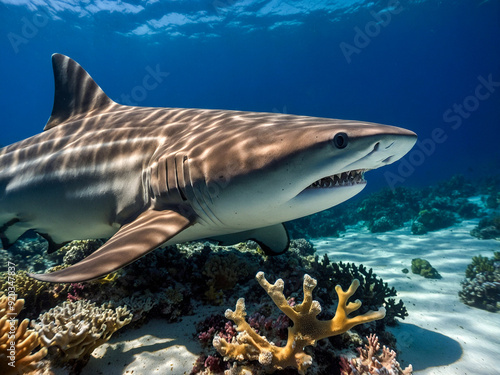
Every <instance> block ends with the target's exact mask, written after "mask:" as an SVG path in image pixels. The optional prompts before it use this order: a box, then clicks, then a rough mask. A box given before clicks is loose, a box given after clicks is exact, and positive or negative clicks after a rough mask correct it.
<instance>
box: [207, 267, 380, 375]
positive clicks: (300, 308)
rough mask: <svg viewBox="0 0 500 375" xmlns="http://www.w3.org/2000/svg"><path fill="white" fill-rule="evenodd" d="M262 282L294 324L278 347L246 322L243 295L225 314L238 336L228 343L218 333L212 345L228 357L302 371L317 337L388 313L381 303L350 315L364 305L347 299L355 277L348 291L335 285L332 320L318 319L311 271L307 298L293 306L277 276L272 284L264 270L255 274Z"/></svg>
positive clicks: (354, 286) (356, 284)
mask: <svg viewBox="0 0 500 375" xmlns="http://www.w3.org/2000/svg"><path fill="white" fill-rule="evenodd" d="M256 279H257V281H258V282H259V284H260V286H261V287H262V288H264V290H265V291H266V292H267V294H268V295H269V296H270V297H271V299H272V300H273V302H274V303H275V304H276V306H278V308H279V309H280V310H281V311H282V312H283V313H284V314H285V315H286V316H288V317H289V318H290V319H291V320H292V322H293V327H289V328H288V339H287V343H286V345H285V346H283V347H279V346H276V345H274V344H273V343H270V342H269V341H268V340H267V339H266V338H265V337H263V336H260V335H259V334H257V332H255V331H254V330H253V329H252V328H251V327H250V325H249V324H248V323H247V322H246V320H245V316H246V311H245V300H244V299H243V298H240V299H239V300H238V301H237V303H236V309H235V311H231V310H229V309H228V310H226V313H225V315H226V318H228V319H230V320H232V321H233V322H234V323H236V329H237V331H238V332H239V334H238V336H237V337H236V339H233V342H231V343H229V342H227V341H226V340H225V339H223V338H221V337H218V336H216V337H215V338H214V340H213V345H214V347H215V348H216V349H217V351H218V352H219V353H220V354H221V355H223V356H224V357H225V359H226V360H227V359H236V360H238V361H243V360H250V361H254V360H258V361H259V363H260V364H262V365H263V366H266V367H268V368H269V369H270V370H278V369H284V368H286V367H295V368H296V369H297V370H298V371H299V373H300V374H304V373H305V371H306V370H307V369H308V368H309V366H310V365H311V364H312V358H311V356H309V355H308V354H306V353H305V352H304V348H305V347H306V346H309V345H315V344H316V341H317V340H320V339H323V338H326V337H330V336H336V335H340V334H341V333H344V332H346V331H347V330H349V329H350V328H352V327H354V326H356V325H358V324H363V323H367V322H371V321H374V320H378V319H382V318H384V317H385V309H384V308H383V307H381V308H380V309H379V310H378V311H369V312H367V313H366V314H363V315H359V316H356V317H352V318H350V317H348V315H349V314H350V313H352V312H353V311H356V310H357V309H359V308H360V307H361V301H359V300H356V301H355V302H348V299H349V298H350V297H351V296H352V295H353V294H354V293H355V292H356V289H357V288H358V287H359V281H358V280H356V279H355V280H353V282H352V284H351V286H350V287H349V289H348V290H347V291H345V292H344V291H343V290H342V288H341V287H340V285H337V286H336V287H335V291H336V292H337V294H338V297H339V303H338V306H337V311H336V313H335V316H334V317H333V318H332V319H330V320H324V321H321V320H318V319H317V318H316V317H317V315H318V314H319V313H320V312H321V306H320V304H319V302H318V301H313V299H312V291H313V289H314V288H315V287H316V284H317V281H316V280H315V279H313V278H312V277H310V276H309V275H304V284H303V289H304V300H303V301H302V303H301V304H299V305H296V306H294V307H292V306H290V305H289V304H288V302H287V300H286V298H285V296H284V294H283V288H284V282H283V280H282V279H278V280H277V281H276V282H275V283H274V284H270V283H269V282H268V281H267V280H266V278H265V277H264V273H263V272H259V273H257V275H256Z"/></svg>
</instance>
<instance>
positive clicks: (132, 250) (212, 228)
mask: <svg viewBox="0 0 500 375" xmlns="http://www.w3.org/2000/svg"><path fill="white" fill-rule="evenodd" d="M52 66H53V70H54V79H55V94H54V105H53V109H52V113H51V116H50V118H49V120H48V122H47V124H46V125H45V128H44V131H43V132H42V133H40V134H38V135H35V136H33V137H31V138H28V139H25V140H23V141H20V142H17V143H15V144H12V145H10V146H6V147H4V148H2V149H0V238H1V241H2V245H3V246H4V248H8V247H9V246H11V245H12V244H13V243H14V242H15V241H16V239H17V238H18V237H20V236H21V235H22V234H23V233H25V232H26V231H27V230H29V229H33V230H35V231H36V232H37V233H39V234H40V235H41V236H43V237H45V238H46V239H47V241H48V243H49V251H55V250H56V249H57V248H58V247H60V246H62V244H64V243H67V242H69V241H71V240H75V239H88V238H110V239H109V240H108V241H107V242H105V243H104V245H103V246H101V247H100V248H99V249H97V250H96V251H95V252H94V253H92V254H91V255H90V256H88V257H87V258H85V259H83V260H82V261H80V262H79V263H77V264H75V265H73V266H70V267H68V268H66V269H63V270H59V271H56V272H53V273H46V274H30V276H31V277H33V278H35V279H38V280H42V281H49V282H82V281H88V280H92V279H96V278H99V277H101V276H104V275H106V274H108V273H110V272H113V271H115V270H118V269H120V268H122V267H124V266H126V265H127V264H129V263H131V262H133V261H135V260H137V259H138V258H140V257H142V256H144V255H145V254H147V253H149V252H150V251H153V250H154V249H156V248H158V247H160V246H162V245H169V244H175V243H182V242H185V241H192V240H198V239H213V240H216V241H218V242H219V243H221V244H232V243H236V242H240V241H243V240H247V239H252V240H254V241H256V242H257V243H258V244H259V245H260V247H261V248H262V249H263V250H264V251H265V252H266V253H268V254H281V253H283V252H284V251H285V250H286V249H287V248H288V244H289V236H288V234H287V231H286V229H285V227H284V225H283V224H282V223H283V222H285V221H288V220H292V219H296V218H299V217H303V216H306V215H310V214H313V213H316V212H319V211H322V210H324V209H327V208H329V207H332V206H335V205H338V204H340V203H341V202H343V201H345V200H347V199H349V198H351V197H353V196H354V195H356V194H358V193H359V192H360V191H361V190H362V189H363V188H364V187H365V185H366V180H365V179H364V173H365V172H366V171H368V170H371V169H375V168H379V167H382V166H384V165H387V164H390V163H393V162H394V161H396V160H398V159H400V158H401V157H402V156H403V155H405V154H406V153H407V152H408V151H409V150H410V149H411V148H412V147H413V145H414V144H415V142H416V134H415V133H413V132H411V131H409V130H405V129H402V128H398V127H393V126H388V125H380V124H374V123H368V122H361V121H350V120H338V119H327V118H318V117H306V116H295V115H289V114H277V113H258V112H242V111H227V110H209V109H181V108H150V107H137V106H126V105H121V104H118V103H116V102H114V101H113V100H111V99H110V98H109V97H108V96H107V95H106V94H105V93H104V91H103V90H102V89H101V88H100V87H99V86H98V85H97V84H96V83H95V81H94V80H93V79H92V78H91V77H90V75H89V74H88V73H87V72H86V71H85V70H84V69H83V68H82V67H81V66H80V65H79V64H78V63H76V62H75V61H74V60H72V59H70V58H69V57H67V56H64V55H61V54H54V55H53V56H52Z"/></svg>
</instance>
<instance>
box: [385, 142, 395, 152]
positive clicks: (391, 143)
mask: <svg viewBox="0 0 500 375" xmlns="http://www.w3.org/2000/svg"><path fill="white" fill-rule="evenodd" d="M393 144H394V142H391V144H390V145H389V146H387V147H386V148H385V149H386V150H387V149H388V148H391V147H392V145H393Z"/></svg>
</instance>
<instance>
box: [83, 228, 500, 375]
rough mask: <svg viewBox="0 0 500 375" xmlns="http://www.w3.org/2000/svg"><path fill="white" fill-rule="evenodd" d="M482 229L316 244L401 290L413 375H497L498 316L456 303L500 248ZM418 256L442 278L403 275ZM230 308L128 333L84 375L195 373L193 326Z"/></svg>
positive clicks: (399, 331) (361, 236) (357, 231)
mask: <svg viewBox="0 0 500 375" xmlns="http://www.w3.org/2000/svg"><path fill="white" fill-rule="evenodd" d="M478 222H479V219H476V220H469V221H464V222H462V223H460V224H458V225H455V226H454V227H451V228H447V229H443V230H440V231H436V232H430V233H428V234H426V235H420V236H416V235H412V234H411V232H410V228H409V226H408V227H405V228H402V229H398V230H395V231H391V232H385V233H379V234H373V233H370V232H369V231H368V230H367V229H366V228H364V227H361V226H355V227H351V228H349V229H348V230H347V231H346V232H345V233H344V234H342V236H341V237H340V238H322V239H319V240H315V241H313V242H314V245H315V247H316V249H317V253H318V254H319V255H320V256H322V255H323V254H324V253H327V254H328V255H329V256H330V259H331V260H332V261H334V262H337V261H343V262H354V263H356V264H364V265H366V266H368V267H371V268H373V269H374V271H375V273H376V274H377V275H378V276H379V277H382V278H383V279H384V281H386V282H388V283H389V286H394V287H395V288H396V290H397V291H398V296H397V298H398V299H399V298H401V299H402V300H403V301H404V303H405V305H406V307H407V309H408V313H409V316H408V317H407V318H406V319H405V320H404V321H400V322H401V323H400V324H399V325H398V326H397V327H394V328H389V330H390V331H391V332H392V333H393V334H394V335H395V336H396V337H397V341H398V349H399V350H400V351H401V352H402V354H401V355H400V356H399V357H398V360H399V361H400V362H402V363H404V364H405V365H406V364H408V363H411V364H412V365H413V368H414V374H417V375H439V374H446V375H477V374H481V375H498V374H500V365H499V358H500V313H491V312H487V311H483V310H480V309H476V308H472V307H469V306H467V305H465V304H463V303H462V302H460V300H459V298H458V292H459V290H461V286H460V281H461V280H463V278H464V274H465V269H466V267H467V265H468V264H469V263H470V262H471V258H472V257H473V256H475V255H479V254H481V255H483V256H488V257H491V256H492V255H493V251H498V250H499V248H500V242H499V241H495V240H479V239H477V238H475V237H472V236H471V235H470V234H469V232H470V230H471V229H473V228H474V227H475V226H476V225H477V223H478ZM417 257H421V258H425V259H427V260H428V261H429V262H430V263H431V264H432V265H433V266H434V267H435V268H436V269H437V270H438V271H439V273H440V274H441V276H442V277H443V278H442V279H440V280H431V279H425V278H423V277H421V276H419V275H414V274H412V273H411V272H410V273H409V274H404V273H403V272H402V271H401V270H402V269H403V268H408V269H411V260H412V259H413V258H417ZM285 282H286V280H285ZM226 308H231V309H232V308H234V306H223V307H220V308H214V307H209V308H207V307H206V306H202V307H200V309H199V311H198V314H197V315H196V316H188V317H185V318H183V320H182V321H181V322H178V323H174V324H165V323H164V322H163V321H161V320H152V321H150V322H148V323H147V324H145V325H144V326H142V327H141V328H140V329H137V330H130V331H127V332H125V333H123V334H122V335H119V336H118V337H115V338H112V339H111V340H110V342H109V343H107V344H104V345H102V346H101V347H100V348H98V349H96V350H95V351H94V353H93V356H92V358H91V360H90V362H89V364H88V365H87V366H86V367H85V369H84V371H83V374H85V375H90V374H109V375H117V374H135V375H137V374H172V375H180V374H189V373H190V371H191V369H192V366H193V363H194V361H195V360H196V358H197V356H198V352H199V346H198V344H197V343H196V342H195V340H193V335H194V332H195V328H194V323H196V322H197V321H199V320H201V318H200V316H203V315H209V314H210V313H213V312H215V311H219V312H223V311H224V310H225V309H226ZM382 344H383V343H382Z"/></svg>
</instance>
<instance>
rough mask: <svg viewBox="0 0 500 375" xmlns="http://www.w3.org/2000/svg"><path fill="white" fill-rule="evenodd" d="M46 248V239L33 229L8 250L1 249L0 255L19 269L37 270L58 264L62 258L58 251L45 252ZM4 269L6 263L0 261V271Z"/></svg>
mask: <svg viewBox="0 0 500 375" xmlns="http://www.w3.org/2000/svg"><path fill="white" fill-rule="evenodd" d="M47 248H48V244H47V241H46V240H45V239H44V238H43V237H42V236H40V235H39V234H37V233H35V232H33V231H28V232H26V233H25V234H24V235H22V236H21V237H20V238H19V239H18V240H17V241H16V242H15V243H14V244H13V245H12V246H11V247H10V248H9V249H8V251H7V250H4V249H1V250H0V256H1V257H2V258H3V259H9V261H10V262H11V263H14V264H15V265H16V267H17V268H19V269H23V270H26V271H28V272H38V271H43V270H45V269H46V268H48V267H51V266H54V265H56V264H59V263H60V262H61V260H62V256H61V254H60V253H58V252H55V253H52V254H47ZM6 270H7V263H6V262H5V263H3V262H2V263H0V272H3V271H6Z"/></svg>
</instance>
